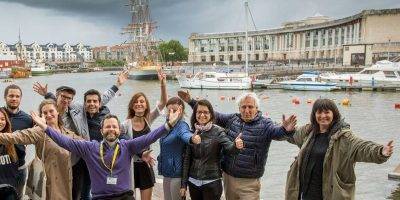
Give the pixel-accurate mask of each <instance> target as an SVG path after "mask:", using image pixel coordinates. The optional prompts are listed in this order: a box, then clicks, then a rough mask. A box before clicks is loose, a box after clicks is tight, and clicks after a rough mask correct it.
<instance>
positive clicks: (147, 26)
mask: <svg viewBox="0 0 400 200" xmlns="http://www.w3.org/2000/svg"><path fill="white" fill-rule="evenodd" d="M127 6H129V7H130V13H131V22H130V23H129V24H128V25H127V26H126V27H124V28H123V29H122V34H124V35H128V37H129V39H128V41H127V44H128V45H129V55H128V60H127V61H128V63H129V62H131V63H133V62H136V63H137V64H139V63H140V62H157V61H158V53H157V45H158V41H157V40H156V39H155V38H154V36H153V33H154V31H155V30H156V28H157V26H156V22H155V21H152V20H151V17H150V9H149V0H129V2H128V4H127Z"/></svg>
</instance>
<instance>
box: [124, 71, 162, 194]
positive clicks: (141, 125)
mask: <svg viewBox="0 0 400 200" xmlns="http://www.w3.org/2000/svg"><path fill="white" fill-rule="evenodd" d="M158 79H159V81H160V88H161V97H160V101H159V102H158V104H157V106H156V107H155V108H154V109H153V110H151V109H150V103H149V100H148V99H147V97H146V95H145V94H144V93H142V92H138V93H136V94H134V95H133V96H132V98H131V100H130V101H129V105H128V117H127V119H126V120H125V121H124V122H123V123H122V130H123V133H122V134H125V136H127V138H129V139H131V138H137V137H140V136H143V135H146V134H148V133H150V128H151V124H152V123H153V121H154V120H155V119H156V118H157V117H158V116H160V113H161V110H163V109H164V107H165V104H166V103H167V89H166V76H165V74H164V73H162V71H161V70H159V71H158ZM149 153H150V147H148V148H146V152H145V153H144V154H143V152H142V153H141V154H137V155H136V156H134V165H133V167H134V180H135V183H134V184H135V188H139V189H140V198H141V199H142V200H150V199H151V196H152V191H153V186H154V183H155V175H154V170H153V165H154V161H153V159H152V157H151V156H150V154H149ZM143 155H144V156H143Z"/></svg>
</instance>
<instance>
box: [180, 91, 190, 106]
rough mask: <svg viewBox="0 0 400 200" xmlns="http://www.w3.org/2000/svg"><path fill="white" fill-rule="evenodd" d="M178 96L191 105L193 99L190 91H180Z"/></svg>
mask: <svg viewBox="0 0 400 200" xmlns="http://www.w3.org/2000/svg"><path fill="white" fill-rule="evenodd" d="M178 96H179V98H181V99H182V100H183V101H184V102H186V103H189V101H190V99H191V97H190V94H189V90H186V91H183V90H179V91H178Z"/></svg>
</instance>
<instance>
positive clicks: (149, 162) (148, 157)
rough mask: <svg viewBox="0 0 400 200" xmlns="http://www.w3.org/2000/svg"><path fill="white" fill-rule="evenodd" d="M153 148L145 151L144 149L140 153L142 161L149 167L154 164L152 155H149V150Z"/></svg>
mask: <svg viewBox="0 0 400 200" xmlns="http://www.w3.org/2000/svg"><path fill="white" fill-rule="evenodd" d="M152 151H153V150H151V149H150V150H147V151H144V152H143V153H142V158H141V159H142V160H143V161H144V162H146V163H147V165H148V166H149V167H153V166H154V161H155V159H154V158H153V156H151V152H152Z"/></svg>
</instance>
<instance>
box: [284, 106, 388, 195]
mask: <svg viewBox="0 0 400 200" xmlns="http://www.w3.org/2000/svg"><path fill="white" fill-rule="evenodd" d="M289 142H290V143H293V144H295V145H297V146H298V147H299V148H300V151H299V154H298V156H296V158H295V161H294V162H293V164H292V165H291V166H290V170H289V172H288V175H287V181H286V199H287V200H292V199H296V200H297V199H301V200H314V199H325V200H335V199H349V200H351V199H355V185H356V184H355V182H356V175H355V172H354V168H355V164H356V163H357V162H370V163H377V164H380V163H383V162H386V161H387V160H388V159H389V157H390V156H391V155H392V153H393V144H392V143H393V141H390V142H389V143H388V144H386V145H380V144H377V143H375V142H371V141H366V140H363V139H361V138H358V137H357V136H356V135H355V134H353V132H352V131H351V129H350V125H349V124H347V123H346V122H344V120H343V119H342V117H341V115H340V112H339V109H338V108H337V106H336V104H335V102H333V101H332V100H330V99H318V100H316V101H315V102H314V105H313V108H312V111H311V116H310V124H307V125H305V126H303V127H300V128H298V129H297V130H296V132H295V133H294V135H293V136H292V137H291V138H289Z"/></svg>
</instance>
